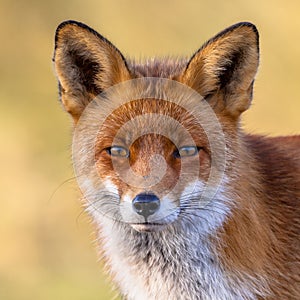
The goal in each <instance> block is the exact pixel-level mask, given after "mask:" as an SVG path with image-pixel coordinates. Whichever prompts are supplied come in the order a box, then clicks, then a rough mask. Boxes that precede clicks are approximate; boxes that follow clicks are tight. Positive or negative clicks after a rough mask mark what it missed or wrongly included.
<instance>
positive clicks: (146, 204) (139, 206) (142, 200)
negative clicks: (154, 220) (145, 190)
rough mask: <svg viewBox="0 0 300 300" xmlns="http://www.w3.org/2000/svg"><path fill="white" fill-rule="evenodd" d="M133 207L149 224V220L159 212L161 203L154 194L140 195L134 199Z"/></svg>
mask: <svg viewBox="0 0 300 300" xmlns="http://www.w3.org/2000/svg"><path fill="white" fill-rule="evenodd" d="M132 206H133V209H134V210H135V212H136V213H137V214H139V215H141V216H143V217H144V218H145V220H146V222H147V218H148V217H149V216H151V215H153V214H155V213H156V212H157V211H158V209H159V206H160V201H159V198H158V197H157V196H155V195H154V194H139V195H137V196H136V197H135V198H134V199H133V201H132Z"/></svg>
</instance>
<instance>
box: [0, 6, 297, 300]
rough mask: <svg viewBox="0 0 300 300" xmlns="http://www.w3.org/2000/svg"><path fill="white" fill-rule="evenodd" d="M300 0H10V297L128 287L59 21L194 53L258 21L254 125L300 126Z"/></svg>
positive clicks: (4, 65)
mask: <svg viewBox="0 0 300 300" xmlns="http://www.w3.org/2000/svg"><path fill="white" fill-rule="evenodd" d="M299 15H300V2H299V1H297V0H294V1H293V0H289V1H282V0H281V1H278V0H272V1H271V0H270V1H268V0H267V1H261V0H252V1H237V0H236V1H234V0H228V1H221V0H215V1H208V0H207V1H204V0H188V1H181V0H172V1H171V0H165V1H160V0H152V1H145V0H131V1H125V0H124V1H122V0H119V1H116V0H112V1H104V0H97V1H96V0H95V1H93V0H87V1H79V0H72V1H71V0H67V1H59V0H51V1H37V0H27V1H25V0H19V1H16V0H0V33H1V35H0V36H1V46H0V141H1V147H0V168H1V172H0V201H1V202H0V203H1V209H0V299H1V300H2V299H3V300H19V299H20V300H25V299H26V300H27V299H30V300H32V299H41V300H48V299H49V300H50V299H72V300H77V299H78V300H79V299H85V300H94V299H95V300H96V299H98V300H101V299H118V298H117V296H116V295H117V294H116V293H115V292H112V290H111V286H110V284H109V281H108V279H107V277H106V276H105V275H104V273H103V271H102V263H101V262H97V254H96V247H95V243H94V240H95V236H94V234H93V231H94V228H93V226H92V224H90V220H89V218H88V217H87V216H86V215H85V214H84V213H83V212H82V209H81V206H80V205H81V204H80V201H79V196H80V193H79V192H78V190H77V187H76V181H75V180H74V179H73V171H72V166H71V148H70V145H71V132H72V130H71V125H72V123H71V120H70V118H69V116H67V114H66V113H64V112H63V110H62V108H61V105H60V103H59V102H58V96H57V83H56V79H55V76H54V72H53V67H52V64H51V58H52V53H53V38H54V32H55V29H56V27H57V25H58V24H59V23H60V22H61V21H63V20H66V19H75V20H78V21H82V22H84V23H87V24H88V25H90V26H91V27H93V28H94V29H96V30H97V31H99V32H100V33H101V34H103V35H104V36H106V37H107V38H108V39H109V40H111V41H112V42H113V43H114V44H115V45H116V46H117V47H118V48H119V49H120V50H121V51H122V52H123V53H124V54H125V55H127V54H128V55H129V56H130V57H137V58H141V57H145V56H153V55H168V54H174V55H178V54H184V55H191V54H192V53H193V52H194V51H195V50H196V49H197V48H199V47H200V46H201V44H202V43H203V42H204V41H205V40H207V39H208V38H210V37H211V36H213V35H214V34H215V33H217V32H219V31H220V30H222V29H224V28H225V27H227V26H229V25H231V24H233V23H236V22H239V21H251V22H253V23H255V24H256V25H257V27H258V29H259V31H260V37H261V65H260V71H259V74H258V76H257V80H256V85H255V97H254V102H253V105H252V108H251V110H250V111H249V112H247V113H246V114H245V115H244V118H243V124H244V127H245V129H246V130H248V131H250V132H254V133H263V134H270V135H275V134H281V135H282V134H294V133H297V132H300V121H299V109H300V86H299V74H298V73H299V70H300V18H299Z"/></svg>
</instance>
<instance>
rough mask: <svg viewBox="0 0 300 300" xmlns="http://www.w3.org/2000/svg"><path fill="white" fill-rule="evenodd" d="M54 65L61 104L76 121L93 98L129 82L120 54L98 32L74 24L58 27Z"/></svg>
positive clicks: (65, 23)
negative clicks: (106, 90) (114, 86)
mask: <svg viewBox="0 0 300 300" xmlns="http://www.w3.org/2000/svg"><path fill="white" fill-rule="evenodd" d="M53 62H54V67H55V71H56V74H57V77H58V81H59V86H60V94H61V100H62V103H63V104H64V106H65V108H66V110H67V111H68V112H69V113H70V114H71V115H72V116H73V118H74V120H75V121H77V120H78V119H79V117H80V115H81V113H82V111H83V110H84V108H85V107H86V105H87V104H88V103H89V102H90V101H91V100H92V99H93V98H94V97H95V96H97V95H98V94H99V93H101V92H102V91H104V90H105V89H107V88H109V87H110V86H112V85H114V84H117V83H119V82H121V81H125V80H128V79H130V73H129V70H128V67H127V63H126V60H125V58H124V57H123V55H122V54H121V52H120V51H119V50H118V49H117V48H116V47H115V46H114V45H112V44H111V43H110V42H109V41H108V40H107V39H105V38H104V37H103V36H101V35H100V34H99V33H97V32H96V31H94V30H93V29H91V28H90V27H88V26H87V25H85V24H83V23H80V22H76V21H66V22H63V23H61V24H60V25H59V26H58V28H57V30H56V34H55V51H54V57H53Z"/></svg>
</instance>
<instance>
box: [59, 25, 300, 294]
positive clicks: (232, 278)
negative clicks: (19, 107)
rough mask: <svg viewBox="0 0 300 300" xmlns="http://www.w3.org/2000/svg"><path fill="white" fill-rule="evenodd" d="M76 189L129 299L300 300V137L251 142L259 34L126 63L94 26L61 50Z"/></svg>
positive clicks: (71, 35) (233, 30)
mask: <svg viewBox="0 0 300 300" xmlns="http://www.w3.org/2000/svg"><path fill="white" fill-rule="evenodd" d="M53 62H54V68H55V72H56V75H57V78H58V82H59V95H60V99H61V101H62V104H63V106H64V108H65V109H66V111H67V112H68V113H69V114H70V115H71V116H72V118H73V120H74V124H75V126H74V140H73V160H74V167H75V172H76V175H77V178H78V183H79V185H80V188H81V189H82V192H83V194H84V197H85V199H86V202H85V203H86V209H87V211H88V212H89V213H90V214H91V216H92V218H93V220H94V222H95V225H96V228H97V232H98V235H99V243H100V244H101V246H102V248H101V249H102V252H103V257H104V259H105V261H106V262H107V266H108V268H109V270H110V272H111V274H112V277H113V279H114V282H115V283H116V285H117V287H118V288H119V289H120V292H121V293H122V295H124V297H125V298H126V299H138V300H141V299H145V300H146V299H147V300H150V299H151V300H152V299H156V300H157V299H174V300H175V299H203V300H204V299H206V300H211V299H216V300H225V299H228V300H232V299H251V300H254V299H268V300H271V299H272V300H279V299H280V300H284V299H295V300H296V299H300V239H299V237H300V150H299V149H300V136H291V137H277V138H270V137H265V136H258V135H249V134H246V133H244V132H243V130H242V129H241V126H240V116H241V114H242V113H243V112H244V111H245V110H247V109H248V107H249V106H250V103H251V100H252V94H253V83H254V78H255V75H256V72H257V68H258V64H259V35H258V31H257V29H256V27H255V26H254V25H253V24H251V23H246V22H244V23H238V24H236V25H233V26H231V27H229V28H227V29H225V30H224V31H222V32H220V33H219V34H217V35H216V36H214V37H213V38H212V39H210V40H209V41H207V42H206V43H205V44H204V45H203V46H202V47H201V48H200V49H199V50H197V51H196V52H195V53H194V55H192V57H190V58H154V59H148V60H146V61H145V62H138V61H134V60H129V59H125V57H124V56H123V55H122V53H121V52H120V51H119V50H118V49H117V48H116V47H115V46H114V45H113V44H111V43H110V42H109V41H108V40H107V39H105V38H104V37H103V36H101V35H100V34H99V33H97V32H96V31H94V30H93V29H91V28H89V27H88V26H86V25H84V24H82V23H79V22H76V21H66V22H63V23H62V24H61V25H59V27H58V29H57V31H56V37H55V53H54V58H53Z"/></svg>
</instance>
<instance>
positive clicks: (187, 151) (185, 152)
mask: <svg viewBox="0 0 300 300" xmlns="http://www.w3.org/2000/svg"><path fill="white" fill-rule="evenodd" d="M200 149H201V148H200V147H196V146H183V147H181V148H179V149H176V151H174V154H173V155H174V156H175V157H176V158H181V157H186V156H195V155H196V154H198V153H199V151H200Z"/></svg>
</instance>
